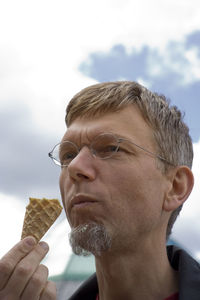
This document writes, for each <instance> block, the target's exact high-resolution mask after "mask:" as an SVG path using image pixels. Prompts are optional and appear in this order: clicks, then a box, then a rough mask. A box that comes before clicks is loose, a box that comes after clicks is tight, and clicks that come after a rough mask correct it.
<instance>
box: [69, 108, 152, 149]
mask: <svg viewBox="0 0 200 300" xmlns="http://www.w3.org/2000/svg"><path fill="white" fill-rule="evenodd" d="M105 132H112V133H114V134H116V135H120V136H122V137H125V138H129V139H134V141H135V142H138V143H139V144H140V145H142V144H143V145H144V144H145V145H147V144H148V145H153V144H154V143H153V131H152V129H151V128H150V126H149V125H148V124H147V123H146V122H145V120H144V119H143V117H142V115H141V112H140V111H139V109H138V108H137V107H136V106H135V105H129V106H127V107H125V108H123V109H122V110H120V111H117V112H109V113H105V114H103V115H100V116H95V117H94V118H87V117H78V118H77V119H75V120H74V121H73V122H72V124H71V125H70V126H69V127H68V129H67V131H66V133H65V135H64V137H63V140H73V141H77V142H80V143H87V142H88V141H90V140H92V139H93V138H94V137H95V136H96V135H98V134H100V133H105Z"/></svg>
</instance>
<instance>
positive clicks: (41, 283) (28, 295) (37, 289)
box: [20, 265, 49, 300]
mask: <svg viewBox="0 0 200 300" xmlns="http://www.w3.org/2000/svg"><path fill="white" fill-rule="evenodd" d="M48 275H49V271H48V268H47V267H46V266H44V265H39V266H38V268H37V270H36V271H35V273H34V274H33V275H32V277H31V278H30V280H29V282H28V284H27V286H26V287H25V289H24V291H23V293H22V295H21V298H20V299H21V300H27V299H31V300H37V299H39V296H40V294H41V293H42V291H43V290H44V288H45V286H46V283H47V279H48Z"/></svg>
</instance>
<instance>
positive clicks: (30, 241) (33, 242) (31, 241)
mask: <svg viewBox="0 0 200 300" xmlns="http://www.w3.org/2000/svg"><path fill="white" fill-rule="evenodd" d="M24 242H25V243H26V245H27V246H29V247H33V246H35V245H36V240H35V239H34V237H32V236H29V237H26V238H25V239H24Z"/></svg>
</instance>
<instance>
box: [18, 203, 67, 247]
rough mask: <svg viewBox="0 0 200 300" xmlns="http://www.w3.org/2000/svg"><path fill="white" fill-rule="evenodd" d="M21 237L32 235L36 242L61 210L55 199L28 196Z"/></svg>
mask: <svg viewBox="0 0 200 300" xmlns="http://www.w3.org/2000/svg"><path fill="white" fill-rule="evenodd" d="M29 200H30V202H29V204H28V206H27V207H26V213H25V217H24V224H23V230H22V236H21V238H22V239H23V238H25V237H26V236H30V235H31V236H33V237H34V238H35V239H36V240H37V242H39V241H40V239H41V238H42V237H43V236H44V234H45V233H46V232H47V231H48V229H49V228H50V227H51V225H52V224H53V223H54V222H55V220H56V219H57V217H58V216H59V215H60V213H61V211H62V206H61V205H60V203H59V201H58V200H57V199H51V200H49V199H45V198H43V199H35V198H29Z"/></svg>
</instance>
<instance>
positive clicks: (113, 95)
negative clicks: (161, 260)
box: [66, 81, 193, 237]
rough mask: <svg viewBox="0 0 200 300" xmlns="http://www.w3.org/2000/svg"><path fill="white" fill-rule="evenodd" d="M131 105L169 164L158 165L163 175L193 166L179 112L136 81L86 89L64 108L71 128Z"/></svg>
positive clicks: (189, 140) (191, 150)
mask: <svg viewBox="0 0 200 300" xmlns="http://www.w3.org/2000/svg"><path fill="white" fill-rule="evenodd" d="M130 104H134V105H136V106H137V107H138V109H139V110H140V112H141V114H142V116H143V118H144V120H145V121H146V122H147V124H148V125H149V126H150V127H151V129H152V131H153V137H154V139H155V144H156V147H157V153H158V154H159V155H160V156H161V157H164V158H165V159H166V160H167V161H168V162H170V163H171V164H168V163H165V162H164V161H162V162H159V165H158V167H160V168H162V170H163V172H167V170H168V169H169V168H170V167H172V165H173V166H178V165H186V166H188V167H189V168H191V167H192V160H193V149H192V141H191V138H190V136H189V130H188V127H187V125H186V124H185V123H184V122H183V117H182V114H181V112H180V111H179V110H178V109H177V107H175V106H171V107H170V105H169V102H168V100H167V99H166V98H165V97H164V96H162V95H158V94H156V93H152V92H150V91H149V90H147V89H146V88H144V87H143V86H141V85H139V84H138V83H135V82H129V81H121V82H106V83H100V84H96V85H93V86H90V87H87V88H85V89H83V90H82V91H80V92H79V93H78V94H76V95H75V96H74V97H73V98H72V100H71V101H70V103H69V105H68V107H67V114H66V124H67V126H70V125H71V124H72V123H73V121H74V120H75V119H76V118H78V117H79V118H80V117H81V118H82V117H83V118H91V117H92V118H93V117H95V116H101V115H104V114H105V113H108V112H118V111H120V110H122V109H123V108H125V107H127V106H128V105H130ZM181 208H182V205H180V206H179V207H178V208H177V209H176V210H175V211H174V212H173V213H172V214H171V217H170V219H169V223H168V228H167V237H168V236H169V234H170V233H171V229H172V226H173V224H174V222H175V220H176V218H177V216H178V214H179V212H180V210H181Z"/></svg>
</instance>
